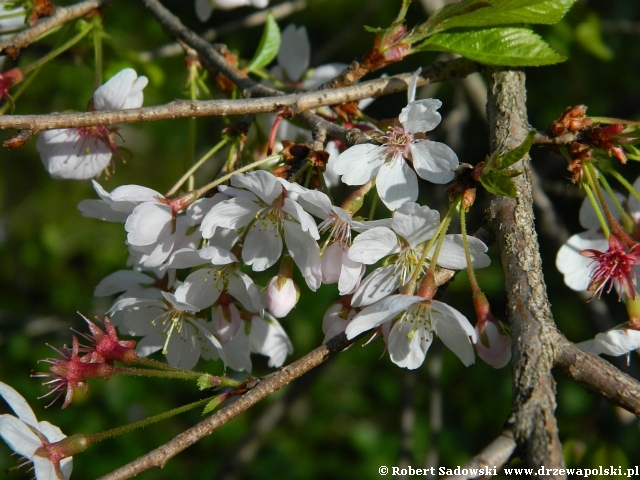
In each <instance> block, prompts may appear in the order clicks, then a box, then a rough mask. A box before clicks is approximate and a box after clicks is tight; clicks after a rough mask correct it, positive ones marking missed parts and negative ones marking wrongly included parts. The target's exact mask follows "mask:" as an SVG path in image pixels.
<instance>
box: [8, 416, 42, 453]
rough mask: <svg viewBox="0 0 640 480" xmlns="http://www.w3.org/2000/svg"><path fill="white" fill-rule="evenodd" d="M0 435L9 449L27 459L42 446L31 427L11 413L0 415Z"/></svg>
mask: <svg viewBox="0 0 640 480" xmlns="http://www.w3.org/2000/svg"><path fill="white" fill-rule="evenodd" d="M0 437H2V439H3V440H4V441H5V442H6V443H7V445H9V448H11V450H13V451H14V452H16V453H17V454H18V455H22V456H23V457H26V458H29V459H31V458H33V454H34V452H35V451H36V450H37V449H38V448H40V447H41V446H42V441H41V440H40V439H39V438H38V436H37V435H36V434H35V433H33V431H32V430H31V428H29V426H28V425H27V424H26V423H24V422H23V421H22V420H19V419H17V418H16V417H14V416H13V415H0Z"/></svg>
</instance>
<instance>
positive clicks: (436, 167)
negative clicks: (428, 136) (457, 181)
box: [411, 140, 460, 183]
mask: <svg viewBox="0 0 640 480" xmlns="http://www.w3.org/2000/svg"><path fill="white" fill-rule="evenodd" d="M411 158H412V159H413V167H414V168H415V169H416V173H417V174H418V176H420V178H422V179H424V180H427V181H429V182H432V183H448V182H450V181H451V180H453V177H454V176H455V170H456V169H457V168H458V165H459V164H460V162H459V161H458V156H457V155H456V153H455V152H454V151H453V150H452V149H451V147H449V146H448V145H445V144H444V143H440V142H431V141H429V140H421V141H417V142H414V143H412V144H411Z"/></svg>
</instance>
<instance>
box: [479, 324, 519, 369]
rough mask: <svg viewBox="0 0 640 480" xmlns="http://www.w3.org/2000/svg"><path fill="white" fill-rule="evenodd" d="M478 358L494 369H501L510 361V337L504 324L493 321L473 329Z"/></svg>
mask: <svg viewBox="0 0 640 480" xmlns="http://www.w3.org/2000/svg"><path fill="white" fill-rule="evenodd" d="M475 331H476V337H477V338H478V341H477V342H476V344H475V347H476V351H477V352H478V356H479V357H480V358H481V359H482V360H484V361H485V362H487V363H488V364H489V365H491V366H492V367H494V368H502V367H504V366H505V365H506V364H507V363H509V360H511V336H510V335H509V334H508V333H507V331H506V329H505V327H504V324H503V323H502V322H501V321H499V320H495V319H493V321H487V322H484V323H482V324H480V323H478V324H477V325H476V327H475Z"/></svg>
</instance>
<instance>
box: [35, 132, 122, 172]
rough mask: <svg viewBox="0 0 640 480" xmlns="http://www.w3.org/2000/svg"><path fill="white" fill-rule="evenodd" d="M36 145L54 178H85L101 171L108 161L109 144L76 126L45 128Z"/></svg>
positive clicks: (109, 154) (110, 153)
mask: <svg viewBox="0 0 640 480" xmlns="http://www.w3.org/2000/svg"><path fill="white" fill-rule="evenodd" d="M36 148H37V150H38V152H40V158H41V159H42V163H43V164H44V166H45V168H46V169H47V171H48V172H49V174H50V175H51V176H52V177H53V178H60V179H63V178H66V179H75V180H84V179H88V178H91V177H95V176H96V175H98V174H100V173H101V172H102V171H103V170H104V169H105V168H106V167H107V165H109V162H110V161H111V155H112V152H111V149H110V147H109V145H107V144H106V143H104V142H103V141H102V140H100V139H99V138H97V137H95V136H92V135H80V133H79V130H78V129H74V128H71V129H63V130H48V131H45V132H42V133H41V134H40V135H38V141H37V143H36Z"/></svg>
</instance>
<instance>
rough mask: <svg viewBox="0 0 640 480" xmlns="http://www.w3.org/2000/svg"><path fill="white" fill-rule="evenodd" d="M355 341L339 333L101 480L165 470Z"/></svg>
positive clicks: (112, 479)
mask: <svg viewBox="0 0 640 480" xmlns="http://www.w3.org/2000/svg"><path fill="white" fill-rule="evenodd" d="M351 343H353V340H347V337H346V335H345V334H344V333H343V334H340V335H336V336H335V337H333V338H332V339H331V340H329V341H328V342H327V343H325V344H324V345H322V346H320V347H318V348H316V349H315V350H313V351H312V352H310V353H308V354H307V355H305V356H304V357H302V358H301V359H299V360H297V361H295V362H293V363H292V364H291V365H288V366H286V367H283V368H281V369H280V370H278V371H277V372H276V373H274V374H273V375H270V376H268V377H265V378H263V379H262V380H260V382H258V384H257V385H256V386H255V387H253V388H252V389H251V390H249V391H248V392H247V393H246V394H244V395H243V396H242V397H240V398H238V400H236V401H235V402H233V403H231V404H229V405H227V406H226V407H224V408H222V409H221V410H220V411H218V412H217V413H215V414H213V415H212V416H210V417H209V418H207V419H205V420H203V421H202V422H200V423H199V424H197V425H195V426H193V427H191V428H190V429H188V430H186V431H184V432H183V433H181V434H180V435H178V436H177V437H175V438H173V439H171V440H170V441H169V442H167V443H165V444H164V445H161V446H160V447H158V448H156V449H155V450H152V451H151V452H149V453H148V454H146V455H143V456H142V457H140V458H137V459H136V460H134V461H132V462H130V463H128V464H127V465H124V466H123V467H121V468H119V469H117V470H115V471H113V472H111V473H109V474H107V475H105V476H103V477H100V480H116V479H125V478H131V477H133V476H134V475H137V474H138V473H140V472H142V471H144V470H148V469H149V468H151V467H162V466H163V465H164V464H165V463H167V462H168V461H169V460H170V459H171V458H172V457H174V456H175V455H177V454H178V453H180V452H181V451H182V450H184V449H186V448H187V447H190V446H191V445H193V444H194V443H195V442H197V441H198V440H200V439H201V438H203V437H205V436H207V435H209V434H211V433H212V432H213V431H214V430H216V429H217V428H219V427H221V426H222V425H224V424H225V423H227V422H228V421H229V420H231V419H232V418H234V417H236V416H238V415H240V414H241V413H242V412H244V411H245V410H247V409H249V408H250V407H252V406H253V405H255V404H256V403H258V402H259V401H260V400H262V399H263V398H265V397H267V396H268V395H270V394H272V393H273V392H275V391H277V390H279V389H280V388H282V387H284V386H285V385H287V384H288V383H289V382H291V381H292V380H295V379H296V378H298V377H300V376H302V375H303V374H304V373H306V372H308V371H309V370H311V369H312V368H315V367H317V366H318V365H320V364H321V363H323V362H324V361H326V360H328V359H329V357H331V356H333V355H335V354H336V353H339V352H341V351H342V350H344V349H345V348H347V347H348V346H349V345H351Z"/></svg>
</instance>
